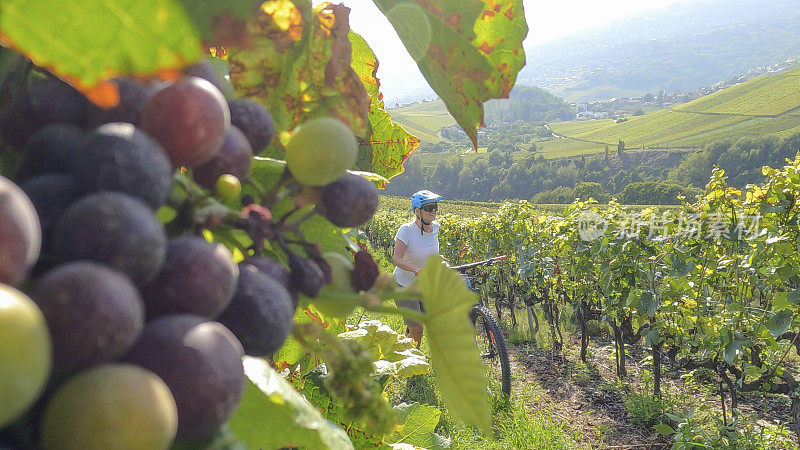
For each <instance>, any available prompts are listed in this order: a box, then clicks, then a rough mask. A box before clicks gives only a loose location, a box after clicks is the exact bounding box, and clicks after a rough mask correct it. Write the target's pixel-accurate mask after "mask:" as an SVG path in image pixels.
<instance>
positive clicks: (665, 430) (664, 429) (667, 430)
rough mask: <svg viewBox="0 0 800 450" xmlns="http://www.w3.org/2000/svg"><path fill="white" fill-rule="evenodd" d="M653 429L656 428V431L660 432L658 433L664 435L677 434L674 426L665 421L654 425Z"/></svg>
mask: <svg viewBox="0 0 800 450" xmlns="http://www.w3.org/2000/svg"><path fill="white" fill-rule="evenodd" d="M653 429H654V430H656V432H658V434H660V435H662V436H671V435H673V434H675V429H674V428H672V427H671V426H669V425H665V424H663V423H660V424H658V425H653Z"/></svg>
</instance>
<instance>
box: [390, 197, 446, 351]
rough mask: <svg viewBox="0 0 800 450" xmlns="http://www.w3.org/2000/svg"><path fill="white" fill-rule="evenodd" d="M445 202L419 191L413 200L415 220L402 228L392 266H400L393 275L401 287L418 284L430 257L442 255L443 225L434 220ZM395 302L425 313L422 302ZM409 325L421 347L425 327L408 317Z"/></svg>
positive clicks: (410, 335)
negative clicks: (441, 229)
mask: <svg viewBox="0 0 800 450" xmlns="http://www.w3.org/2000/svg"><path fill="white" fill-rule="evenodd" d="M441 199H442V196H441V195H437V194H434V193H433V192H431V191H419V192H417V193H416V194H414V195H413V196H412V197H411V207H412V208H413V210H414V216H415V219H414V220H413V221H411V222H408V223H404V224H403V225H401V226H400V229H399V230H397V234H396V235H395V237H394V255H393V256H392V263H394V265H395V266H397V267H395V269H394V272H393V275H394V280H395V281H396V282H397V284H399V285H400V286H408V285H410V284H412V283H414V281H416V277H418V276H419V271H420V269H422V266H423V265H424V264H425V261H426V260H427V259H428V257H429V256H430V255H438V254H439V236H438V233H439V224H438V223H437V222H435V221H434V219H436V211H437V210H438V209H439V200H441ZM395 303H397V306H400V307H405V308H409V309H413V310H415V311H420V312H423V311H424V309H423V307H422V303H420V301H419V300H397V301H396V302H395ZM405 323H406V326H407V327H408V330H407V333H408V336H409V337H411V338H412V339H414V341H416V343H417V348H419V345H420V342H422V324H421V323H418V322H415V321H413V320H411V319H407V318H406V319H405Z"/></svg>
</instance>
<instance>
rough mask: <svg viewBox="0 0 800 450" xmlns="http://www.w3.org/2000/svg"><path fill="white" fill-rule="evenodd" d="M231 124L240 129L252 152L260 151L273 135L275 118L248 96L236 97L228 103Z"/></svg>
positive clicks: (265, 146)
mask: <svg viewBox="0 0 800 450" xmlns="http://www.w3.org/2000/svg"><path fill="white" fill-rule="evenodd" d="M228 107H229V108H230V110H231V124H232V125H234V126H236V127H238V128H239V129H240V130H242V133H244V135H245V136H247V140H248V141H250V147H251V148H252V149H253V152H254V153H256V154H258V153H261V152H262V151H263V150H264V149H265V148H267V145H269V143H270V141H272V137H273V136H274V135H275V120H274V119H273V118H272V114H270V112H269V110H268V109H267V108H265V107H264V105H262V104H261V103H258V102H257V101H255V100H250V99H249V98H237V99H236V100H232V101H230V102H229V103H228Z"/></svg>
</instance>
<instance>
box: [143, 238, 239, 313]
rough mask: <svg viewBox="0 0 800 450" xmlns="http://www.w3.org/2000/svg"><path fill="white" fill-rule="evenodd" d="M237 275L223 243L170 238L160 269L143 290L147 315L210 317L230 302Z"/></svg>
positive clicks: (237, 272) (198, 239) (236, 270)
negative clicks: (183, 314)
mask: <svg viewBox="0 0 800 450" xmlns="http://www.w3.org/2000/svg"><path fill="white" fill-rule="evenodd" d="M238 277H239V268H238V267H237V266H236V264H234V263H233V255H232V254H231V252H230V251H229V250H228V249H227V248H226V247H225V246H224V245H222V244H216V243H211V242H208V241H206V240H205V239H203V238H201V237H195V236H184V237H179V238H175V239H172V240H170V241H169V245H168V246H167V257H166V259H165V261H164V266H163V267H162V269H161V272H160V273H159V274H158V276H157V277H156V278H155V279H154V280H153V281H152V282H151V283H150V284H149V285H148V286H147V288H145V289H144V299H145V304H146V306H147V316H148V317H149V318H153V317H158V316H161V315H164V314H176V313H187V314H194V315H198V316H203V317H207V318H210V319H213V318H214V317H217V316H218V315H219V313H221V312H222V311H223V310H224V309H225V308H226V307H227V306H228V304H229V303H230V301H231V297H233V293H234V291H235V290H236V280H237V278H238Z"/></svg>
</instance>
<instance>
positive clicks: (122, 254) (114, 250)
mask: <svg viewBox="0 0 800 450" xmlns="http://www.w3.org/2000/svg"><path fill="white" fill-rule="evenodd" d="M52 244H53V253H54V254H55V256H56V257H58V258H59V260H61V261H75V260H82V259H83V260H89V261H96V262H99V263H102V264H106V265H108V266H111V267H113V268H115V269H117V270H119V271H121V272H123V273H125V274H126V275H128V276H129V277H130V278H131V280H133V282H134V283H135V284H136V285H137V286H140V287H141V286H145V285H147V284H148V283H149V282H150V281H152V280H153V278H155V277H156V275H158V272H159V271H160V270H161V266H162V265H163V264H164V256H165V254H166V250H167V236H166V234H165V232H164V227H163V225H161V222H159V221H158V219H157V218H156V217H155V215H154V214H153V211H152V210H151V209H150V208H149V207H148V206H147V205H146V204H145V203H143V202H142V201H141V200H138V199H136V198H133V197H130V196H128V195H125V194H122V193H119V192H99V193H96V194H91V195H87V196H86V197H83V198H81V199H79V200H77V201H76V202H74V203H73V204H72V205H70V207H69V208H67V210H66V211H64V212H63V213H62V214H61V217H60V218H59V219H58V221H56V223H55V224H54V226H53V233H52Z"/></svg>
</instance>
